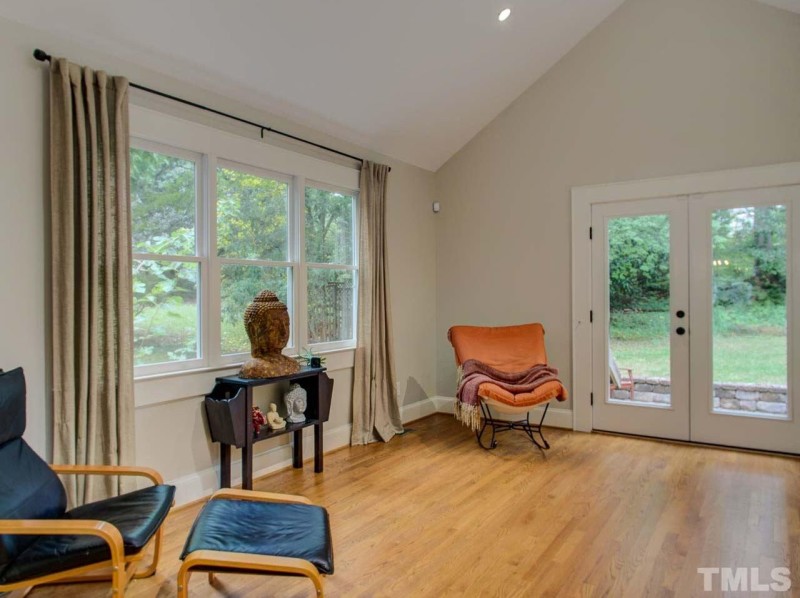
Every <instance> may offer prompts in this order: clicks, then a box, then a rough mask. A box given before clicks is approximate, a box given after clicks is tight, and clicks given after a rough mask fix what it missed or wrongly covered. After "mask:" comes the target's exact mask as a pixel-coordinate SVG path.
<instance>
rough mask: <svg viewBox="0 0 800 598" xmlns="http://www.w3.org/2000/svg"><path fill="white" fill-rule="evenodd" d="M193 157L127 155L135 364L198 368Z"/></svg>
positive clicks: (141, 152) (146, 153)
mask: <svg viewBox="0 0 800 598" xmlns="http://www.w3.org/2000/svg"><path fill="white" fill-rule="evenodd" d="M197 171H198V158H197V157H196V156H192V155H190V154H188V153H185V152H177V151H170V152H169V153H167V152H166V151H161V150H160V149H159V150H153V149H152V146H150V148H148V149H144V148H134V149H132V150H131V213H132V219H133V223H134V224H133V235H132V236H133V322H134V362H135V364H136V365H137V366H143V365H151V364H157V363H165V362H176V361H182V362H190V363H192V364H193V365H195V366H196V365H199V364H198V363H197V360H199V359H200V357H201V341H200V322H199V315H200V288H201V269H200V262H201V260H200V257H199V256H198V251H197V228H198V227H197V197H198V196H199V193H198V188H199V177H198V176H197Z"/></svg>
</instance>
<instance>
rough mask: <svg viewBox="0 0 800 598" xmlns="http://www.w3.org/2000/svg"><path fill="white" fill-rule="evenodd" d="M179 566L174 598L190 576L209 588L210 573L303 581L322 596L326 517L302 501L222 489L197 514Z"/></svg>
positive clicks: (327, 568) (327, 557) (183, 593)
mask: <svg viewBox="0 0 800 598" xmlns="http://www.w3.org/2000/svg"><path fill="white" fill-rule="evenodd" d="M181 560H182V561H183V564H182V565H181V568H180V571H179V572H178V597H179V598H187V597H188V595H189V578H190V576H191V575H192V573H193V572H195V571H203V572H206V573H208V581H209V583H212V582H213V581H214V574H215V573H250V574H262V575H295V576H304V577H308V578H310V579H311V581H312V582H313V583H314V587H315V589H316V591H317V596H322V595H323V591H322V576H323V575H330V574H332V573H333V542H332V541H331V528H330V522H329V521H328V512H327V511H326V510H325V509H324V508H323V507H320V506H317V505H312V504H311V502H310V501H309V500H308V499H307V498H305V497H303V496H292V495H289V494H272V493H269V492H255V491H253V490H235V489H229V488H225V489H223V490H219V491H217V492H215V493H214V495H213V496H212V497H211V499H210V500H209V501H208V502H207V503H206V505H205V506H204V507H203V510H202V511H200V514H199V515H198V516H197V519H196V520H195V522H194V525H193V526H192V531H191V532H189V537H188V538H187V539H186V545H185V546H184V547H183V553H182V554H181Z"/></svg>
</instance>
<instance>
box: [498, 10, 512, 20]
mask: <svg viewBox="0 0 800 598" xmlns="http://www.w3.org/2000/svg"><path fill="white" fill-rule="evenodd" d="M510 14H511V9H510V8H504V9H503V10H501V11H500V14H499V15H497V20H498V21H500V22H503V21H505V20H506V19H507V18H508V16H509V15H510Z"/></svg>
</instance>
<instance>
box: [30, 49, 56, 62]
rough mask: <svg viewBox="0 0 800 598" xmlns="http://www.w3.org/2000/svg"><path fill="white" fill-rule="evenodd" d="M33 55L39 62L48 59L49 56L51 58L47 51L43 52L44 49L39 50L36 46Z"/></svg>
mask: <svg viewBox="0 0 800 598" xmlns="http://www.w3.org/2000/svg"><path fill="white" fill-rule="evenodd" d="M33 57H34V58H35V59H36V60H38V61H39V62H45V61H48V60H50V58H52V57H51V56H50V54H48V53H47V52H45V51H44V50H40V49H39V48H36V49H35V50H34V51H33Z"/></svg>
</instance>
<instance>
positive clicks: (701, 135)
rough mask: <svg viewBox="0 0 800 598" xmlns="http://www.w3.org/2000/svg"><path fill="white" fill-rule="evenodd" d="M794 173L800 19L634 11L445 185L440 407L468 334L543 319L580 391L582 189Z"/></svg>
mask: <svg viewBox="0 0 800 598" xmlns="http://www.w3.org/2000/svg"><path fill="white" fill-rule="evenodd" d="M795 160H800V15H796V14H792V13H789V12H785V11H781V10H778V9H774V8H771V7H768V6H765V5H762V4H758V3H756V2H752V1H750V0H628V2H626V3H625V4H623V5H622V6H621V7H620V9H618V10H617V11H616V12H615V13H614V14H612V15H611V16H610V17H609V18H608V19H607V20H606V21H605V22H603V23H602V24H601V25H600V26H598V27H597V28H596V29H595V30H594V31H593V32H592V33H591V34H589V36H587V37H586V38H585V39H584V40H583V41H581V42H580V43H579V44H578V45H577V46H576V47H575V48H574V49H573V50H572V51H571V52H570V53H569V54H568V55H567V56H565V57H564V58H563V59H562V60H561V61H560V62H559V63H558V64H557V65H556V66H555V67H553V68H552V69H551V70H550V71H549V72H548V73H547V74H546V75H545V76H544V77H543V78H542V79H540V80H539V81H538V82H537V83H535V84H534V85H533V86H532V87H531V88H529V89H528V90H527V91H526V92H525V93H524V94H523V95H522V96H520V97H519V98H518V99H517V100H516V101H515V102H514V103H513V104H512V105H511V106H509V107H508V108H507V109H506V110H505V111H504V112H503V113H502V114H500V115H499V116H498V117H497V118H496V119H495V120H494V121H493V122H492V123H490V124H489V125H488V126H487V127H486V128H485V129H484V130H483V131H481V133H479V134H478V135H477V136H476V137H475V138H474V139H473V140H472V141H471V142H470V143H469V144H467V145H466V146H465V147H464V148H463V149H462V150H461V151H459V152H458V154H456V155H455V156H454V157H453V158H452V159H451V160H450V161H449V162H448V163H447V164H445V166H443V167H442V169H441V170H440V171H439V172H438V173H437V187H438V196H439V199H440V200H441V202H442V213H441V214H440V215H439V218H438V220H437V228H436V234H437V260H438V262H437V264H438V265H437V272H438V276H437V301H438V303H437V325H438V332H437V342H438V350H437V360H438V368H437V382H438V393H439V394H442V395H452V394H453V393H454V371H453V358H452V351H451V349H450V346H449V344H448V343H447V340H446V337H445V334H446V331H447V328H448V327H449V326H451V325H453V324H457V323H458V324H468V323H469V324H490V325H496V324H509V323H517V322H526V321H531V320H540V321H542V322H543V323H544V326H545V329H546V331H547V337H546V339H547V344H548V348H549V354H550V355H549V356H550V360H551V362H552V363H553V364H554V365H556V366H558V367H559V368H560V369H561V371H562V374H563V377H564V378H565V379H566V380H570V378H571V365H570V363H571V347H570V343H571V340H570V321H571V315H570V292H571V287H570V187H572V186H576V185H586V184H594V183H606V182H613V181H622V180H631V179H642V178H652V177H660V176H667V175H674V174H685V173H694V172H702V171H709V170H717V169H726V168H737V167H745V166H756V165H762V164H771V163H780V162H788V161H795Z"/></svg>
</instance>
